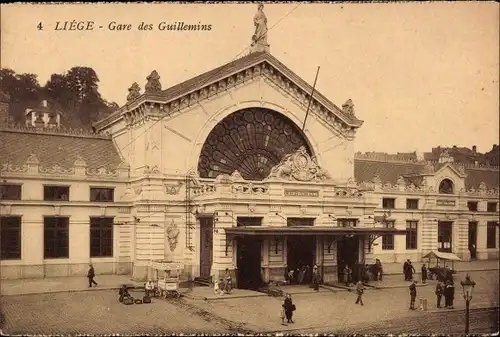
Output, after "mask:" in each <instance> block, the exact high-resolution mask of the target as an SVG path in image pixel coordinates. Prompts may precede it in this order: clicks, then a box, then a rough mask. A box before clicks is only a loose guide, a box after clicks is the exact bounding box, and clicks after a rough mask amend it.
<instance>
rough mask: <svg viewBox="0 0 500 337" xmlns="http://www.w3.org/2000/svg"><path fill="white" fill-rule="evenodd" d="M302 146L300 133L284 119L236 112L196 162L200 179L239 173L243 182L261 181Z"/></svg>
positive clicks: (253, 111) (207, 142)
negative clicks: (274, 167) (286, 156)
mask: <svg viewBox="0 0 500 337" xmlns="http://www.w3.org/2000/svg"><path fill="white" fill-rule="evenodd" d="M301 146H304V147H305V148H306V150H307V152H308V154H309V155H312V152H311V149H310V147H309V144H308V143H307V141H306V138H305V136H304V134H303V133H302V131H301V130H300V129H299V128H298V127H297V125H296V124H295V123H294V122H293V121H291V120H290V119H289V118H287V117H286V116H284V115H282V114H280V113H278V112H276V111H273V110H270V109H265V108H249V109H243V110H239V111H236V112H235V113H232V114H231V115H229V116H227V117H226V118H224V119H223V120H222V121H220V122H219V123H218V124H217V125H216V126H215V127H214V128H213V130H212V131H211V132H210V134H209V135H208V137H207V139H206V140H205V143H204V144H203V148H202V149H201V154H200V158H199V161H198V173H199V175H200V177H201V178H216V177H217V176H218V175H220V174H232V173H233V172H234V171H238V172H239V173H240V174H241V175H242V177H243V178H244V179H248V180H262V179H264V178H266V177H267V176H268V175H269V173H270V172H271V168H272V167H273V166H275V165H277V164H279V162H280V161H281V159H282V158H283V156H285V155H287V154H289V153H293V152H295V151H297V150H298V149H299V148H300V147H301Z"/></svg>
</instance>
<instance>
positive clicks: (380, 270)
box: [375, 259, 384, 281]
mask: <svg viewBox="0 0 500 337" xmlns="http://www.w3.org/2000/svg"><path fill="white" fill-rule="evenodd" d="M375 267H376V269H377V275H376V276H377V277H376V278H375V280H379V281H382V274H383V272H384V270H383V268H382V262H380V260H379V259H375Z"/></svg>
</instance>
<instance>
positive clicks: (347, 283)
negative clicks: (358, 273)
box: [342, 265, 352, 287]
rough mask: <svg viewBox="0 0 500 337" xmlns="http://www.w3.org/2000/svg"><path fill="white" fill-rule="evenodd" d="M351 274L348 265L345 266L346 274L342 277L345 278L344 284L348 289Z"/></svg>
mask: <svg viewBox="0 0 500 337" xmlns="http://www.w3.org/2000/svg"><path fill="white" fill-rule="evenodd" d="M351 273H352V270H351V268H349V266H348V265H345V267H344V272H343V275H342V276H343V278H344V283H345V285H346V287H348V286H349V282H350V281H351Z"/></svg>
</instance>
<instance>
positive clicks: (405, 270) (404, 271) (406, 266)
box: [403, 260, 410, 281]
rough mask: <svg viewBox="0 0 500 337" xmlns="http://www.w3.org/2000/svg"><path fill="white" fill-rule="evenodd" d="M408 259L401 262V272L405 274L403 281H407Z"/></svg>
mask: <svg viewBox="0 0 500 337" xmlns="http://www.w3.org/2000/svg"><path fill="white" fill-rule="evenodd" d="M408 261H410V260H406V261H405V263H404V264H403V274H404V276H405V281H408Z"/></svg>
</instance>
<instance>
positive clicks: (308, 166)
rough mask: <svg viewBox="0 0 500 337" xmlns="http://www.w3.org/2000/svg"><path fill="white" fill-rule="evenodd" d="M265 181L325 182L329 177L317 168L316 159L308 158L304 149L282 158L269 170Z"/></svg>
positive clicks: (301, 148)
mask: <svg viewBox="0 0 500 337" xmlns="http://www.w3.org/2000/svg"><path fill="white" fill-rule="evenodd" d="M267 179H284V180H296V181H315V182H320V181H327V180H331V176H330V174H329V173H328V172H326V170H324V169H322V168H321V167H319V165H318V163H317V161H316V158H315V157H311V156H309V154H308V153H307V150H306V149H305V147H303V146H301V147H300V148H299V149H298V150H297V151H296V152H294V153H291V154H288V155H286V156H285V157H283V159H282V160H281V162H280V163H279V164H278V165H276V166H274V167H273V168H272V169H271V173H270V174H269V176H268V177H267V178H266V180H267Z"/></svg>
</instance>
